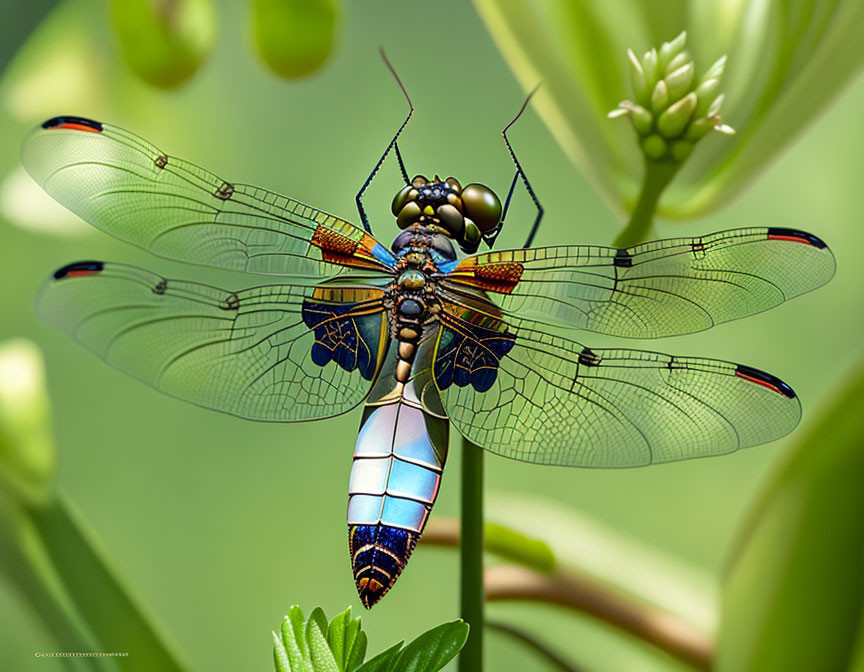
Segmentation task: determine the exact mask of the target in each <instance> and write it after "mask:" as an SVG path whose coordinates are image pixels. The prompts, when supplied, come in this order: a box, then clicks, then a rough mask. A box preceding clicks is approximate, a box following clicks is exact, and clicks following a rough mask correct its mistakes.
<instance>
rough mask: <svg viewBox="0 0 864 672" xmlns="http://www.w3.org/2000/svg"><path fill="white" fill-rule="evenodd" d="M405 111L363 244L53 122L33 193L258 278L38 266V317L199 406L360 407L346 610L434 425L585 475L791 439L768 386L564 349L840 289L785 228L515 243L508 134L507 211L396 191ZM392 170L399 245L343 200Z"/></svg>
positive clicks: (425, 480) (438, 467)
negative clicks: (229, 285)
mask: <svg viewBox="0 0 864 672" xmlns="http://www.w3.org/2000/svg"><path fill="white" fill-rule="evenodd" d="M394 74H395V73H394ZM397 81H398V78H397ZM400 86H401V82H400ZM402 88H403V92H404V87H402ZM405 97H406V98H408V96H407V93H405ZM408 102H409V107H410V111H409V113H408V116H407V117H406V118H405V121H404V122H403V123H402V125H401V126H400V127H399V130H398V131H397V132H396V135H395V136H394V137H393V139H392V141H391V142H390V144H389V145H388V146H387V149H386V151H385V152H384V154H383V155H382V157H381V159H380V160H379V161H378V164H377V165H376V166H375V168H374V170H373V171H372V174H371V175H370V176H369V179H367V180H366V183H365V184H364V185H363V187H362V188H361V190H360V192H359V193H358V194H357V199H356V200H357V206H358V212H359V215H360V219H361V225H360V226H357V225H355V224H352V223H350V222H348V221H347V220H345V219H342V218H340V217H337V216H335V215H332V214H329V213H327V212H325V211H323V210H319V209H317V208H314V207H311V206H309V205H306V204H304V203H302V202H300V201H297V200H295V199H294V198H292V197H289V196H282V195H279V194H277V193H274V192H271V191H268V190H266V189H262V188H260V187H256V186H251V185H245V184H239V183H235V182H230V181H228V180H225V179H223V178H221V177H217V176H216V175H214V174H212V173H210V172H208V171H206V170H204V169H202V168H200V167H198V166H197V165H195V164H192V163H189V162H187V161H185V160H182V159H179V158H177V157H175V156H173V155H169V154H167V153H165V152H164V151H162V150H161V149H159V148H157V147H156V146H154V145H153V144H151V143H149V142H148V141H146V140H144V139H142V138H140V137H138V136H137V135H134V134H133V133H130V132H128V131H126V130H123V129H122V128H119V127H117V126H113V125H110V124H107V123H101V122H98V121H94V120H92V119H87V118H83V117H75V116H62V117H55V118H53V119H49V120H48V121H46V122H44V123H43V124H41V125H39V126H37V127H36V128H35V129H34V130H33V131H31V132H30V134H29V135H28V136H27V137H26V139H25V140H24V143H23V148H22V159H23V163H24V166H25V167H26V169H27V170H28V171H29V173H30V174H31V175H32V176H33V177H34V178H35V179H36V181H37V182H38V183H39V184H40V185H41V186H42V187H43V188H44V189H45V190H46V191H47V192H48V193H49V194H50V195H51V196H53V197H54V198H55V199H56V200H58V201H59V202H60V203H61V204H63V205H65V206H66V207H67V208H69V209H70V210H72V211H73V212H75V213H76V214H78V215H79V216H81V217H82V218H83V219H85V220H87V221H89V222H90V223H91V224H93V225H94V226H96V227H97V228H99V229H101V230H103V231H105V232H107V233H109V234H111V235H113V236H115V237H117V238H119V239H121V240H123V241H126V242H128V243H132V244H134V245H137V246H139V247H141V248H144V249H146V250H149V251H150V252H151V253H153V254H154V255H156V256H159V257H163V258H167V259H172V260H177V261H181V262H188V263H191V264H198V265H205V266H210V267H215V268H219V269H227V270H229V271H240V272H246V273H253V274H266V275H272V276H279V278H278V282H274V283H272V284H259V285H257V286H252V287H249V288H247V289H242V290H233V289H222V288H218V287H214V286H211V285H209V284H204V283H199V282H192V281H188V280H182V279H170V278H165V277H162V276H160V275H158V274H156V273H154V272H151V271H149V270H144V269H141V268H136V267H133V266H129V265H125V264H122V263H113V262H103V261H83V262H76V263H72V264H69V265H67V266H64V267H63V268H60V269H59V270H57V271H56V272H55V273H54V274H53V275H52V276H51V277H50V278H49V280H48V281H47V283H46V284H45V286H44V287H43V288H42V290H41V291H40V295H39V299H38V306H37V307H38V312H39V313H40V314H41V315H42V316H43V318H44V319H45V320H47V321H48V322H50V323H52V324H54V325H56V326H58V327H60V328H61V329H63V330H65V331H66V332H68V333H69V334H70V335H71V336H72V337H74V339H75V340H77V341H78V342H79V343H81V344H82V345H83V346H85V347H86V348H87V349H89V350H91V351H92V352H94V353H95V354H96V355H98V356H99V357H101V358H102V359H103V360H105V361H106V362H107V363H109V364H110V365H112V366H114V367H116V368H118V369H120V370H121V371H124V372H126V373H127V374H131V375H132V376H134V377H136V378H138V379H140V380H142V381H144V382H145V383H147V384H149V385H151V386H152V387H154V388H156V389H157V390H159V391H161V392H163V393H166V394H168V395H171V396H173V397H177V398H179V399H183V400H186V401H188V402H192V403H194V404H198V405H200V406H204V407H207V408H210V409H215V410H217V411H222V412H224V413H228V414H232V415H235V416H239V417H241V418H246V419H250V420H258V421H268V422H301V421H310V420H321V419H324V418H331V417H334V416H338V415H341V414H344V413H348V412H349V411H352V410H353V409H356V408H358V407H360V406H362V408H363V413H362V419H361V422H360V430H359V433H358V436H357V439H356V444H355V449H354V456H353V465H352V468H351V475H350V481H349V485H348V514H347V517H348V538H349V553H350V559H351V565H352V571H353V574H354V579H355V583H356V586H357V591H358V594H359V597H360V600H361V601H362V603H363V604H364V606H365V607H367V608H371V607H372V606H373V605H375V604H376V603H377V602H378V601H379V600H380V599H381V598H382V597H383V596H384V595H385V594H386V593H387V592H388V591H389V590H390V588H391V587H392V586H393V585H394V583H395V581H396V580H397V578H398V577H399V576H400V574H401V573H402V570H403V569H404V567H405V566H406V563H407V562H408V559H409V557H410V556H411V554H412V552H413V550H414V548H415V546H416V544H417V542H418V540H419V539H420V537H421V535H422V533H423V530H424V526H425V525H426V522H427V520H428V518H429V515H430V512H431V510H432V507H433V505H434V503H435V499H436V497H437V495H438V491H439V487H440V484H441V478H442V474H443V471H444V467H445V463H446V459H447V453H448V443H449V431H450V427H451V426H452V427H453V428H455V430H456V431H457V432H458V433H459V434H461V435H462V436H463V437H465V438H466V439H468V440H469V441H471V442H473V443H474V444H476V445H478V446H480V447H482V448H484V449H486V450H487V451H490V452H491V453H494V454H497V455H501V456H504V457H507V458H512V459H515V460H522V461H526V462H531V463H535V464H544V465H561V466H570V467H605V468H616V467H617V468H621V467H638V466H644V465H651V464H661V463H666V462H671V461H675V460H683V459H688V458H696V457H705V456H712V455H723V454H727V453H730V452H733V451H735V450H738V449H740V448H744V447H747V446H753V445H756V444H760V443H765V442H769V441H773V440H775V439H778V438H780V437H782V436H784V435H786V434H788V433H789V432H790V431H792V430H793V429H794V428H795V426H796V425H797V423H798V421H799V419H800V417H801V405H800V403H799V399H798V397H797V396H796V394H795V392H794V391H793V390H792V388H791V387H790V386H789V385H788V384H786V383H785V382H783V381H782V380H781V379H780V378H778V377H776V376H774V375H772V374H770V373H767V372H764V371H762V370H760V369H757V368H754V367H752V366H747V365H743V364H735V363H731V362H726V361H720V360H716V359H705V358H699V357H683V356H673V355H667V354H662V353H658V352H650V351H644V350H637V349H624V348H597V347H588V346H587V345H584V344H583V343H582V342H581V341H577V340H574V338H573V336H574V335H578V333H574V332H579V333H581V332H594V333H597V334H608V335H612V336H619V337H627V338H635V339H653V338H661V337H664V336H673V335H678V334H689V333H694V332H698V331H701V330H704V329H708V328H709V327H712V326H714V325H716V324H720V323H723V322H728V321H729V320H733V319H737V318H741V317H745V316H748V315H753V314H755V313H759V312H761V311H764V310H767V309H769V308H772V307H775V306H777V305H779V304H781V303H783V302H784V301H785V300H787V299H790V298H793V297H796V296H798V295H800V294H803V293H804V292H807V291H809V290H812V289H815V288H817V287H819V286H821V285H824V284H825V283H826V282H828V280H829V279H830V278H831V277H832V275H833V273H834V268H835V262H834V257H833V255H832V253H831V251H830V250H829V248H828V247H827V245H826V244H825V243H824V242H823V241H822V240H821V239H820V238H818V237H816V236H815V235H812V234H810V233H807V232H804V231H799V230H795V229H790V228H783V227H760V228H742V229H737V230H731V231H724V232H720V233H714V234H711V235H705V236H698V237H687V238H673V239H668V240H659V241H654V242H649V243H645V244H641V245H637V246H635V247H630V248H626V249H617V248H613V247H599V246H590V245H552V246H545V247H531V242H532V240H533V237H534V235H535V234H536V232H537V229H538V226H539V224H540V221H541V218H542V215H543V208H542V206H541V205H540V202H539V200H538V199H537V197H536V194H535V192H534V190H533V188H532V187H531V184H530V182H529V181H528V178H527V176H526V175H525V171H524V170H523V169H522V166H521V164H520V163H519V161H518V159H517V158H516V154H515V153H514V152H513V149H512V146H511V144H510V142H509V140H508V137H507V130H508V129H509V127H510V125H512V123H513V122H511V124H510V125H508V126H507V128H505V129H504V132H503V136H504V141H505V143H506V147H507V149H508V150H509V153H510V158H511V159H512V161H513V163H514V165H515V168H516V172H515V175H514V177H513V181H512V183H511V185H510V189H509V192H508V195H507V197H506V201H505V204H504V206H503V207H502V204H501V200H500V199H499V198H498V196H497V195H496V194H495V192H494V191H493V190H492V189H490V188H489V187H487V186H485V185H483V184H481V183H477V182H472V183H468V184H465V185H463V184H462V183H461V182H460V181H459V180H458V179H456V178H454V177H448V178H446V179H443V180H442V179H441V178H439V177H437V176H435V177H432V178H427V177H425V176H422V175H418V176H416V177H414V178H413V179H409V178H408V174H407V172H406V171H405V167H404V163H403V160H402V157H401V154H400V152H399V147H398V142H397V140H398V138H399V135H400V133H401V132H402V130H403V129H404V128H405V125H406V124H407V123H408V120H409V119H410V118H411V114H412V113H413V111H414V107H413V105H412V104H411V101H410V99H408ZM525 102H526V104H527V102H528V101H527V100H526V101H525ZM524 109H525V105H523V107H522V110H520V114H521V112H522V111H524ZM518 116H519V115H517V117H516V118H518ZM514 121H515V119H514ZM391 150H393V155H395V157H396V158H397V159H398V162H399V167H400V170H401V174H402V178H403V182H404V184H402V185H401V187H400V188H399V190H398V192H397V194H396V196H395V198H394V199H393V203H392V213H393V216H394V217H395V220H396V224H397V226H398V228H399V229H400V232H399V233H398V235H397V236H396V237H395V240H393V242H392V244H391V245H390V246H389V247H388V246H387V245H385V244H384V243H381V242H379V241H378V239H377V238H375V237H374V236H373V234H372V229H371V225H370V223H369V218H368V216H367V215H366V211H365V208H364V206H363V201H362V199H363V195H364V193H365V191H366V189H367V187H368V186H369V185H370V183H371V181H372V180H373V178H374V177H375V175H376V173H377V172H378V169H379V168H380V166H381V165H382V163H383V162H384V160H385V159H386V158H387V157H388V155H390V153H391ZM517 178H520V179H521V181H522V182H523V183H524V186H525V187H526V188H527V190H528V192H529V194H530V195H531V197H532V199H533V200H534V203H535V205H536V206H537V215H536V218H535V220H534V222H533V225H532V226H531V229H530V234H529V236H528V240H527V241H526V245H525V246H524V247H523V248H519V249H501V250H497V249H494V247H493V245H494V242H495V240H496V238H497V236H498V234H499V233H500V231H501V230H502V228H503V225H504V222H505V220H506V216H507V212H508V209H509V206H510V202H511V196H512V195H513V192H514V187H515V186H516V185H517ZM481 245H484V246H485V247H486V248H488V249H484V250H483V251H480V246H481Z"/></svg>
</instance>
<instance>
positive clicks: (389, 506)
mask: <svg viewBox="0 0 864 672" xmlns="http://www.w3.org/2000/svg"><path fill="white" fill-rule="evenodd" d="M415 382H416V381H413V380H412V381H411V382H409V383H408V384H407V385H405V387H404V389H403V390H401V391H399V386H398V385H397V391H396V393H395V394H392V395H387V396H386V397H385V398H384V399H382V400H381V401H379V402H378V403H372V404H369V405H367V407H366V410H365V413H364V415H363V423H362V425H361V428H360V433H359V435H358V437H357V445H356V447H355V450H354V465H353V467H352V469H351V481H350V485H349V488H348V492H349V499H348V538H349V548H350V551H351V565H352V569H353V571H354V580H355V582H356V584H357V591H358V593H359V595H360V599H361V601H362V602H363V604H364V606H366V608H371V607H372V606H373V605H374V604H375V603H376V602H378V601H379V600H380V599H381V598H382V597H383V596H384V595H385V594H386V593H387V591H388V590H389V589H390V588H391V587H392V586H393V584H394V583H395V582H396V579H397V578H398V577H399V575H400V574H401V572H402V570H403V569H404V567H405V565H406V563H407V562H408V558H409V557H410V555H411V552H412V551H413V550H414V546H415V545H416V544H417V540H418V539H419V538H420V535H421V534H422V533H423V528H424V527H425V525H426V520H427V519H428V517H429V512H430V511H431V510H432V505H433V504H434V503H435V498H436V497H437V496H438V488H439V486H440V484H441V473H442V471H443V470H444V463H445V460H446V455H447V431H448V425H447V422H446V421H445V420H444V419H443V418H441V417H439V416H437V415H434V414H432V413H430V412H429V411H428V409H425V408H424V407H423V405H422V403H421V402H420V400H419V398H418V396H417V395H416V393H415V387H414V386H415Z"/></svg>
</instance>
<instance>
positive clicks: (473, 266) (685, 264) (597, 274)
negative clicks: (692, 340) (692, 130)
mask: <svg viewBox="0 0 864 672" xmlns="http://www.w3.org/2000/svg"><path fill="white" fill-rule="evenodd" d="M834 267H835V264H834V256H833V255H832V253H831V251H830V250H829V249H828V247H827V246H826V245H825V243H824V242H822V240H820V239H819V238H817V237H816V236H813V235H812V234H808V233H805V232H802V231H796V230H792V229H779V228H759V229H736V230H733V231H725V232H722V233H714V234H711V235H708V236H703V237H701V238H675V239H669V240H659V241H654V242H650V243H645V244H644V245H637V246H636V247H631V248H628V249H626V250H619V249H615V248H610V247H590V246H560V247H544V248H535V249H525V250H504V251H500V252H488V253H485V254H479V255H475V256H472V257H468V258H466V259H463V260H462V261H461V262H459V263H458V264H457V265H456V266H455V267H454V268H453V270H452V271H451V272H450V274H449V275H448V276H447V278H446V279H445V281H444V285H445V287H446V288H447V289H448V290H449V291H450V292H452V293H454V294H457V295H462V293H463V292H464V288H472V287H473V288H479V289H483V290H485V291H487V292H489V293H490V298H491V300H492V301H494V302H495V303H496V304H497V305H498V306H499V307H500V308H501V309H502V310H503V311H504V312H505V313H506V314H509V315H515V316H517V317H519V318H522V319H530V320H532V321H535V322H538V323H542V324H549V325H554V326H559V327H573V328H577V329H586V330H589V331H596V332H600V333H604V334H611V335H614V336H625V337H630V338H659V337H662V336H673V335H676V334H688V333H692V332H696V331H701V330H703V329H708V328H709V327H711V326H713V325H715V324H719V323H721V322H727V321H729V320H734V319H737V318H740V317H745V316H747V315H753V314H755V313H759V312H762V311H763V310H767V309H769V308H773V307H774V306H777V305H779V304H780V303H782V302H783V301H785V300H787V299H791V298H793V297H795V296H798V295H799V294H803V293H804V292H808V291H810V290H812V289H815V288H817V287H820V286H821V285H824V284H825V283H826V282H828V280H830V279H831V277H832V275H833V274H834ZM460 286H461V289H460Z"/></svg>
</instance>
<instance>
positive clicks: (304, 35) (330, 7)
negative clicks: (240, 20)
mask: <svg viewBox="0 0 864 672" xmlns="http://www.w3.org/2000/svg"><path fill="white" fill-rule="evenodd" d="M338 19H339V5H338V3H337V1H336V0H252V30H253V33H254V36H255V43H256V44H257V45H258V51H259V52H260V53H261V57H262V58H263V59H264V61H265V62H266V63H267V65H268V66H269V67H270V69H271V70H273V72H275V73H276V74H277V75H279V76H280V77H287V78H289V79H296V78H298V77H306V76H307V75H311V74H312V73H314V72H316V71H317V70H319V69H320V68H321V66H322V65H324V62H325V61H326V60H327V58H328V57H329V56H330V52H331V50H332V48H333V40H334V37H335V33H336V23H337V21H338Z"/></svg>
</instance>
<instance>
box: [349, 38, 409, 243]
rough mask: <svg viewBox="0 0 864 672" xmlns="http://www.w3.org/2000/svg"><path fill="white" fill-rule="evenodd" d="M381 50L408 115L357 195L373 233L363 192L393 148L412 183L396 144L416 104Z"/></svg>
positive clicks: (363, 219) (363, 217)
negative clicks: (364, 205)
mask: <svg viewBox="0 0 864 672" xmlns="http://www.w3.org/2000/svg"><path fill="white" fill-rule="evenodd" d="M380 51H381V58H383V59H384V63H385V64H386V65H387V69H388V70H390V73H391V74H392V75H393V77H395V78H396V83H397V84H399V88H400V89H402V93H403V94H404V95H405V100H407V101H408V115H407V116H406V117H405V121H403V122H402V125H401V126H400V127H399V128H398V130H397V131H396V134H395V135H394V136H393V139H392V140H391V141H390V144H389V145H387V149H385V150H384V153H383V154H382V155H381V158H380V159H378V163H376V164H375V167H374V168H373V169H372V172H371V173H369V177H367V178H366V181H365V182H364V183H363V186H362V187H360V191H358V192H357V196H356V197H355V200H356V201H357V211H358V212H359V213H360V221H361V222H362V223H363V228H364V229H366V231H367V233H372V227H371V226H370V225H369V217H368V216H367V215H366V209H365V208H364V207H363V194H365V193H366V189H368V188H369V185H370V184H372V180H373V179H375V175H377V174H378V170H379V169H380V168H381V165H382V164H383V163H384V160H385V159H386V158H387V155H388V154H390V150H391V149H395V152H396V159H397V160H398V161H399V170H401V171H402V178H403V179H404V180H405V184H410V181H409V180H408V173H406V172H405V164H404V163H403V162H402V155H401V154H400V153H399V145H397V144H396V141H397V140H398V139H399V136H400V135H401V133H402V131H403V130H404V129H405V127H406V126H407V125H408V122H409V121H411V117H412V116H413V114H414V104H413V103H412V102H411V98H409V97H408V92H407V91H406V90H405V86H404V85H403V84H402V80H401V79H399V75H397V74H396V70H394V69H393V66H392V65H390V61H388V60H387V56H386V54H385V53H384V49H381V50H380Z"/></svg>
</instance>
